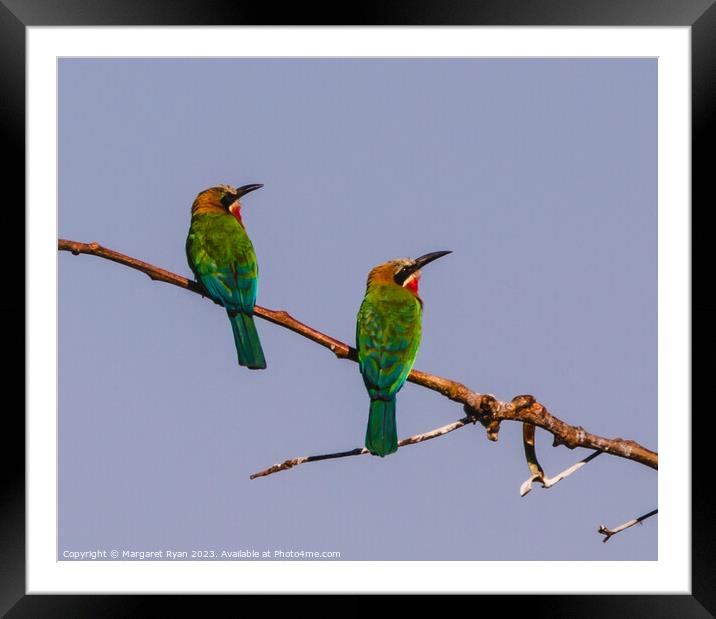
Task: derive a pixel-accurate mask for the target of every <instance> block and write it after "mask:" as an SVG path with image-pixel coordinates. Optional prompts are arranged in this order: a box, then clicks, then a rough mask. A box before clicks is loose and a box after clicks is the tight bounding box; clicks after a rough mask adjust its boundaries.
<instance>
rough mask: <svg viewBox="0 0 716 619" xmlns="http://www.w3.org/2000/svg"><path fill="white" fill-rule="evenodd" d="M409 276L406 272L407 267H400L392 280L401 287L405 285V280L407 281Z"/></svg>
mask: <svg viewBox="0 0 716 619" xmlns="http://www.w3.org/2000/svg"><path fill="white" fill-rule="evenodd" d="M409 276H410V272H409V271H408V270H407V267H402V268H401V269H400V270H399V271H398V272H397V273H396V274H395V275H394V276H393V279H394V280H395V283H396V284H398V285H400V286H402V285H403V284H404V283H405V280H406V279H408V277H409Z"/></svg>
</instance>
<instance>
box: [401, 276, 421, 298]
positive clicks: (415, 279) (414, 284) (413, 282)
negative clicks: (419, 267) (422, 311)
mask: <svg viewBox="0 0 716 619" xmlns="http://www.w3.org/2000/svg"><path fill="white" fill-rule="evenodd" d="M419 282H420V275H418V274H416V275H412V276H411V277H410V278H409V279H408V281H407V282H405V284H404V286H403V287H404V288H407V289H408V290H410V292H412V293H413V294H414V295H415V296H416V297H417V296H418V284H419Z"/></svg>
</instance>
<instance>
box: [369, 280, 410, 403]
mask: <svg viewBox="0 0 716 619" xmlns="http://www.w3.org/2000/svg"><path fill="white" fill-rule="evenodd" d="M397 292H399V293H401V294H390V293H389V294H371V291H369V292H368V294H366V296H365V298H364V299H363V303H362V305H361V308H360V310H359V312H358V321H357V327H356V342H357V345H358V363H359V366H360V372H361V374H362V375H363V381H364V382H365V386H366V387H367V389H368V393H369V394H370V396H371V397H372V398H376V397H380V398H387V397H389V396H391V395H393V394H395V393H396V392H397V391H398V390H400V388H401V387H402V386H403V384H404V383H405V381H406V379H407V378H408V374H410V370H411V369H412V367H413V363H414V362H415V357H416V355H417V352H418V347H419V346H420V335H421V333H420V321H421V307H420V302H419V301H418V300H417V299H416V298H415V297H414V296H412V294H410V293H409V292H407V291H405V294H402V293H403V291H397ZM407 295H409V296H407Z"/></svg>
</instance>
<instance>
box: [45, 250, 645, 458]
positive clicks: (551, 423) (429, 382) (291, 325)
mask: <svg viewBox="0 0 716 619" xmlns="http://www.w3.org/2000/svg"><path fill="white" fill-rule="evenodd" d="M58 249H59V250H60V251H70V252H72V253H73V254H75V255H77V254H90V255H93V256H98V257H100V258H105V259H107V260H112V261H114V262H118V263H119V264H123V265H125V266H128V267H130V268H133V269H136V270H138V271H141V272H143V273H145V274H146V275H148V276H149V277H150V278H151V279H153V280H157V281H163V282H166V283H168V284H173V285H175V286H179V287H180V288H185V289H187V290H190V291H192V292H195V293H197V294H201V295H203V294H204V291H203V290H202V288H201V286H200V285H199V284H197V283H196V282H194V281H191V280H189V279H187V278H185V277H182V276H181V275H176V274H175V273H171V272H169V271H166V270H164V269H161V268H158V267H156V266H153V265H151V264H149V263H147V262H142V261H141V260H137V259H136V258H132V257H130V256H125V255H124V254H120V253H119V252H116V251H113V250H111V249H107V248H105V247H102V246H101V245H99V244H98V243H96V242H95V243H79V242H76V241H68V240H64V239H59V240H58ZM254 312H255V314H256V315H257V316H260V317H261V318H264V319H265V320H268V321H269V322H273V323H274V324H277V325H280V326H282V327H285V328H287V329H290V330H291V331H294V332H295V333H298V334H299V335H302V336H303V337H305V338H308V339H309V340H312V341H313V342H316V343H317V344H320V345H321V346H324V347H325V348H328V349H329V350H331V351H332V352H333V353H334V354H335V355H336V357H339V358H341V359H351V360H352V361H356V360H357V356H356V351H355V349H354V348H351V347H350V346H348V345H347V344H345V343H343V342H341V341H339V340H336V339H334V338H332V337H330V336H328V335H325V334H324V333H321V332H320V331H317V330H316V329H313V328H312V327H309V326H308V325H305V324H303V323H301V322H299V321H298V320H296V319H295V318H293V317H292V316H291V315H290V314H288V313H287V312H285V311H276V310H270V309H266V308H264V307H259V306H256V308H255V310H254ZM408 380H409V381H410V382H412V383H415V384H418V385H421V386H423V387H426V388H427V389H432V390H433V391H437V392H438V393H440V394H442V395H444V396H445V397H447V398H449V399H451V400H453V401H454V402H459V403H460V404H462V405H463V406H464V409H465V413H466V414H467V417H468V418H469V419H470V420H471V421H479V422H480V423H481V424H482V425H483V426H484V427H485V428H486V429H487V436H488V438H489V439H490V440H497V435H498V432H499V429H500V422H502V421H518V422H522V423H528V424H532V425H534V426H538V427H540V428H543V429H544V430H546V431H547V432H549V433H550V434H552V435H553V436H554V441H553V445H554V446H557V445H564V446H566V447H568V448H569V449H574V448H575V447H585V448H588V449H594V450H598V451H603V452H604V453H608V454H611V455H614V456H619V457H622V458H626V459H628V460H634V461H635V462H638V463H640V464H644V465H645V466H648V467H651V468H653V469H657V468H658V466H659V459H658V458H659V456H658V454H657V453H656V452H654V451H651V450H650V449H647V448H646V447H643V446H642V445H640V444H639V443H636V442H635V441H632V440H626V439H622V438H613V439H610V438H604V437H601V436H597V435H595V434H591V433H589V432H587V431H586V430H585V429H584V428H582V427H580V426H572V425H569V424H567V423H565V422H564V421H562V420H561V419H558V418H557V417H555V416H554V415H552V414H551V413H550V412H549V411H548V410H547V409H546V408H545V407H544V406H543V405H542V404H540V403H539V402H537V400H536V399H535V398H534V396H531V395H518V396H516V397H514V398H513V399H512V400H511V401H510V402H506V401H501V400H498V399H497V398H495V397H494V396H492V395H489V394H483V393H478V392H476V391H471V390H470V389H468V388H467V387H466V386H465V385H463V384H461V383H458V382H455V381H452V380H449V379H447V378H442V377H440V376H435V375H433V374H426V373H425V372H421V371H419V370H413V371H412V372H410V375H409V377H408ZM406 440H409V439H406ZM355 455H358V454H355Z"/></svg>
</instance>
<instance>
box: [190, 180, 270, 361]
mask: <svg viewBox="0 0 716 619" xmlns="http://www.w3.org/2000/svg"><path fill="white" fill-rule="evenodd" d="M261 187H263V185H260V184H253V185H244V186H243V187H239V188H236V187H232V186H231V185H217V186H216V187H210V188H209V189H205V190H204V191H202V192H201V193H200V194H199V195H197V196H196V199H195V200H194V203H193V204H192V207H191V225H190V226H189V235H188V236H187V238H186V257H187V260H188V262H189V266H190V267H191V270H192V271H193V272H194V276H195V277H196V279H197V281H198V282H199V283H200V284H201V285H202V286H203V287H204V289H205V290H206V293H207V294H208V296H209V297H210V298H211V299H213V300H214V301H216V302H217V303H219V304H220V305H223V306H224V307H225V308H226V313H227V314H228V315H229V320H230V321H231V329H232V331H233V333H234V342H235V343H236V352H237V354H238V357H239V365H243V366H246V367H247V368H249V369H251V370H262V369H264V368H265V367H266V359H265V358H264V353H263V350H262V348H261V341H260V340H259V334H258V333H257V332H256V325H255V324H254V317H253V314H254V305H255V304H256V290H257V287H258V275H259V269H258V264H257V263H256V254H255V252H254V247H253V245H252V244H251V239H249V235H248V234H246V228H245V227H244V222H243V221H242V220H241V203H240V202H239V198H241V197H243V196H244V195H246V194H247V193H249V192H250V191H255V190H256V189H260V188H261Z"/></svg>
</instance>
